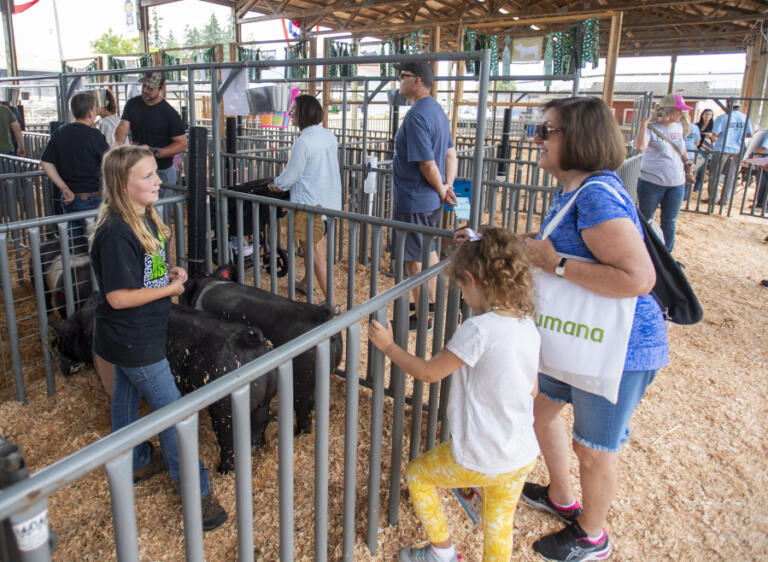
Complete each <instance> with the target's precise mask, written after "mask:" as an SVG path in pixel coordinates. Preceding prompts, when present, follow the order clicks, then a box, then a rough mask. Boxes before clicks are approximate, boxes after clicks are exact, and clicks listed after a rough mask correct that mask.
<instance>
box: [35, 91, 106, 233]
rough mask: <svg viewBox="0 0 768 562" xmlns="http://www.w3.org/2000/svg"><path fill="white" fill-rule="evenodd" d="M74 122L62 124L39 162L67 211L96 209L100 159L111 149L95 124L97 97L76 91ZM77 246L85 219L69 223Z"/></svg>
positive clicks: (98, 199) (73, 101)
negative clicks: (57, 189) (59, 192)
mask: <svg viewBox="0 0 768 562" xmlns="http://www.w3.org/2000/svg"><path fill="white" fill-rule="evenodd" d="M70 108H71V109H72V115H74V117H75V122H74V123H70V124H69V125H64V126H62V127H59V128H58V129H57V130H56V131H54V133H53V134H52V135H51V140H50V141H48V145H47V146H46V147H45V150H44V151H43V155H42V156H41V157H40V165H41V166H42V168H43V171H44V172H45V174H46V175H47V176H48V178H50V180H51V182H53V184H54V185H55V186H56V187H58V188H59V190H61V203H62V207H63V209H64V212H65V213H75V212H77V211H88V210H91V209H97V208H98V207H99V205H100V204H101V158H102V156H103V155H104V153H105V152H106V151H107V150H109V146H108V145H107V140H106V139H105V138H104V135H102V134H101V133H100V132H99V130H98V129H95V128H94V127H93V122H94V120H95V119H96V109H97V104H96V98H94V96H93V95H91V94H89V93H80V94H76V95H75V96H74V97H73V98H72V101H71V102H70ZM70 228H71V231H70V235H71V236H72V239H73V243H74V244H75V245H80V244H85V239H84V235H85V221H83V220H82V219H81V220H77V221H71V222H70Z"/></svg>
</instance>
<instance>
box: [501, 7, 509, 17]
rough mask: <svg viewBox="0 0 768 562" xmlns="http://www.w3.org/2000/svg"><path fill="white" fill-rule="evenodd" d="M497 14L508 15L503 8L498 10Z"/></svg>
mask: <svg viewBox="0 0 768 562" xmlns="http://www.w3.org/2000/svg"><path fill="white" fill-rule="evenodd" d="M499 13H500V14H505V15H506V14H508V13H509V10H505V9H504V8H499Z"/></svg>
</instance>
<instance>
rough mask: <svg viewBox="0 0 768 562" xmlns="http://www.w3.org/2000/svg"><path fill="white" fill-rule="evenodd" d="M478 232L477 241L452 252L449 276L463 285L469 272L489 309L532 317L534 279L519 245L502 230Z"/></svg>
mask: <svg viewBox="0 0 768 562" xmlns="http://www.w3.org/2000/svg"><path fill="white" fill-rule="evenodd" d="M480 231H481V233H482V238H481V239H480V240H477V241H474V242H469V241H467V242H464V243H463V244H462V245H461V246H459V247H458V248H457V249H456V250H455V251H454V253H453V256H452V264H451V267H450V268H449V271H448V275H449V276H451V277H452V278H453V279H457V280H462V281H463V280H465V279H466V275H465V273H466V272H467V271H468V272H470V273H471V274H472V276H473V277H474V278H475V279H477V281H478V283H480V285H481V286H482V288H483V295H484V296H485V298H486V300H487V301H488V303H489V304H490V305H491V306H498V307H501V308H503V309H507V310H510V311H512V312H513V313H517V314H516V315H519V316H520V317H525V316H533V277H532V275H531V271H530V268H529V266H528V259H527V258H526V255H525V249H524V247H523V243H522V241H521V240H520V238H518V236H517V235H515V234H513V233H512V232H510V231H508V230H505V229H503V228H496V227H493V228H490V227H485V228H481V229H480Z"/></svg>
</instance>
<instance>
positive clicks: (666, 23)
mask: <svg viewBox="0 0 768 562" xmlns="http://www.w3.org/2000/svg"><path fill="white" fill-rule="evenodd" d="M766 18H768V15H765V14H753V15H744V16H727V17H722V18H709V19H707V18H699V19H690V20H681V19H675V20H672V21H670V20H661V19H660V20H659V21H657V22H654V23H636V24H631V25H627V26H625V27H624V29H625V30H629V31H635V30H637V29H657V28H659V27H671V26H675V27H678V26H683V25H685V26H688V25H716V24H719V23H735V22H740V21H746V22H750V23H755V22H758V21H761V20H765V19H766Z"/></svg>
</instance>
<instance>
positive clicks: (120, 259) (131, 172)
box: [91, 146, 227, 531]
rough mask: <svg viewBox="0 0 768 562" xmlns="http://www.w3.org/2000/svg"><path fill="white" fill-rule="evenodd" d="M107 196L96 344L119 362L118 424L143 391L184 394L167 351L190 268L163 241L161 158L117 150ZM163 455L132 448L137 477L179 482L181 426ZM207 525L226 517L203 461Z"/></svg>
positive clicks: (158, 397)
mask: <svg viewBox="0 0 768 562" xmlns="http://www.w3.org/2000/svg"><path fill="white" fill-rule="evenodd" d="M102 172H103V173H102V178H103V189H102V191H103V196H104V200H103V203H102V205H101V207H100V209H99V216H98V219H97V220H96V228H95V230H94V234H93V243H92V246H91V262H92V264H93V269H94V272H95V274H96V281H97V284H98V287H99V294H100V297H99V304H98V306H97V307H96V325H95V329H94V348H95V351H96V353H97V354H98V355H99V356H101V357H103V358H104V359H105V360H107V361H109V362H111V363H114V365H115V384H114V390H113V393H112V430H113V431H117V430H118V429H120V428H122V427H124V426H126V425H128V424H130V423H132V422H134V421H136V420H137V419H138V415H139V411H138V407H139V400H140V399H141V397H142V396H144V398H145V399H146V400H147V402H149V405H150V406H151V407H152V409H153V410H157V409H158V408H162V407H163V406H166V405H167V404H170V403H171V402H173V401H175V400H177V399H178V398H179V397H180V394H179V391H178V389H177V388H176V384H175V382H174V379H173V374H172V373H171V369H170V366H169V365H168V360H167V359H166V357H165V347H166V340H167V335H166V331H167V326H168V315H169V313H170V307H171V297H173V296H177V295H180V294H182V293H183V292H184V281H186V279H187V274H186V272H185V271H184V270H183V269H182V268H181V267H178V266H173V267H169V266H167V264H166V256H165V248H164V241H165V240H166V239H167V237H168V235H169V234H170V229H169V228H168V227H167V226H165V225H164V224H163V223H162V222H161V221H160V217H159V216H158V214H157V212H156V211H155V208H154V207H153V206H152V203H154V202H155V201H157V198H158V193H159V190H160V178H159V177H158V176H157V164H156V163H155V157H154V155H153V154H152V152H150V151H149V150H146V149H144V148H140V147H138V146H120V147H118V148H114V149H112V150H110V151H109V152H108V153H107V154H106V155H105V156H104V161H103V163H102ZM160 446H161V448H162V456H161V455H160V454H159V453H158V451H156V450H153V449H152V446H151V444H149V443H148V442H145V443H142V444H141V445H139V446H137V447H136V448H135V449H134V451H133V467H134V474H133V476H134V482H136V481H139V480H143V479H145V478H149V477H150V476H152V475H154V474H156V473H158V472H161V471H162V470H163V468H164V465H163V457H164V458H165V463H166V464H167V466H168V471H169V472H170V475H171V478H172V479H173V480H174V481H175V482H176V483H177V484H178V482H179V454H178V447H177V443H176V430H175V428H174V427H169V428H168V429H166V430H164V431H163V432H161V433H160ZM200 495H201V496H202V498H203V500H202V501H203V510H202V512H203V528H204V529H205V530H206V531H209V530H211V529H215V528H216V527H218V526H219V525H221V524H222V523H224V521H226V519H227V514H226V512H225V511H224V510H223V509H222V508H221V506H220V505H219V503H218V502H217V501H216V498H215V497H214V495H213V493H212V492H211V487H210V482H209V480H208V471H207V469H206V468H205V467H204V466H203V463H202V462H200Z"/></svg>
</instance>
